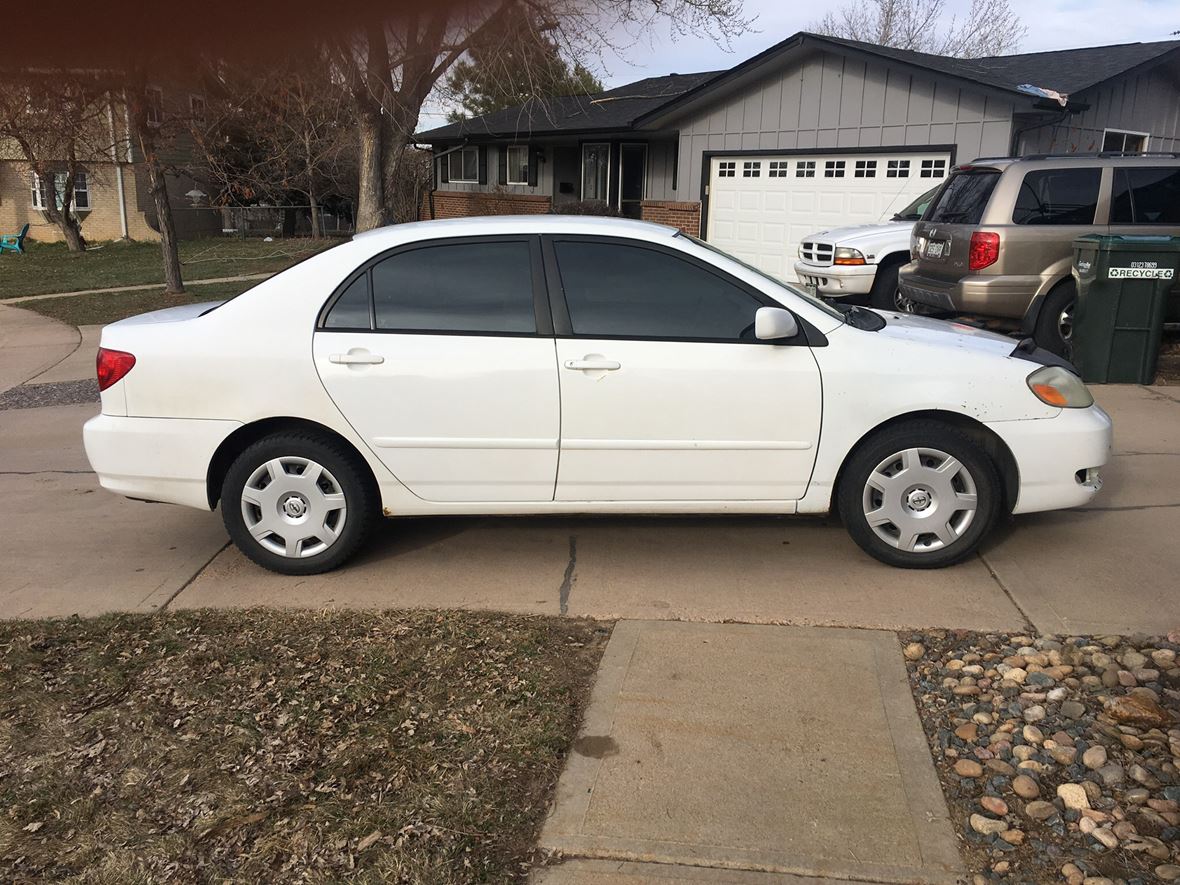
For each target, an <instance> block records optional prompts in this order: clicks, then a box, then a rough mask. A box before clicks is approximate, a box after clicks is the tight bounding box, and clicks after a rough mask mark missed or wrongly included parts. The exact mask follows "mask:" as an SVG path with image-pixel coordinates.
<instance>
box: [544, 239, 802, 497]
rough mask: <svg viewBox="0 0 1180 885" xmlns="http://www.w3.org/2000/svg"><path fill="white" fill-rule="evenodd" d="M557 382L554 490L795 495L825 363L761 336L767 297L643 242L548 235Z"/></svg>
mask: <svg viewBox="0 0 1180 885" xmlns="http://www.w3.org/2000/svg"><path fill="white" fill-rule="evenodd" d="M545 248H546V269H547V278H548V281H549V286H550V295H551V303H552V305H553V317H554V326H555V329H556V331H557V359H558V364H559V366H560V368H559V377H560V387H561V412H562V424H561V459H560V466H559V469H558V476H557V493H556V499H557V500H558V501H725V500H732V501H752V500H781V501H793V500H797V499H798V498H801V497H803V494H804V493H805V491H806V489H807V484H808V482H809V480H810V477H811V470H812V466H813V464H814V463H815V454H816V446H817V445H818V442H819V430H820V412H821V404H822V398H821V390H820V376H819V368H818V367H817V365H816V362H815V359H814V357H813V356H812V354H811V350H810V348H809V347H807V346H806V343H805V342H804V341H803V340H802V339H801V338H800V339H799V340H792V342H791V343H788V344H784V343H781V342H780V343H771V342H765V341H758V340H757V339H756V338H755V337H754V314H755V312H756V311H757V310H758V308H759V307H762V306H764V305H775V302H773V301H772V300H771V299H769V298H767V297H766V296H763V295H761V293H758V292H756V291H754V290H752V289H750V288H749V287H747V286H745V285H744V284H742V283H740V282H739V281H737V280H735V279H733V278H731V277H729V276H728V275H726V274H724V273H722V272H721V271H719V270H718V269H716V268H713V267H711V266H710V265H708V264H706V263H705V262H703V261H700V260H698V259H696V258H695V257H691V256H688V255H687V254H685V253H683V252H681V251H679V250H677V249H673V248H670V247H665V246H660V245H656V244H653V243H648V242H646V241H641V240H625V239H616V238H600V237H559V236H555V237H551V238H545Z"/></svg>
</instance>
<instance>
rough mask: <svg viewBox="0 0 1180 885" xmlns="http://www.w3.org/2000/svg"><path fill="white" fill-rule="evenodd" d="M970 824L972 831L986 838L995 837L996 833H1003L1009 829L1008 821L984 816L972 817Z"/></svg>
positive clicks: (975, 815)
mask: <svg viewBox="0 0 1180 885" xmlns="http://www.w3.org/2000/svg"><path fill="white" fill-rule="evenodd" d="M970 822H971V829H973V830H975V832H977V833H982V834H983V835H985V836H994V835H995V834H996V833H1002V832H1004V830H1006V829H1008V823H1007V821H1002V820H993V819H992V818H990V817H984V816H983V815H982V814H973V815H971V821H970Z"/></svg>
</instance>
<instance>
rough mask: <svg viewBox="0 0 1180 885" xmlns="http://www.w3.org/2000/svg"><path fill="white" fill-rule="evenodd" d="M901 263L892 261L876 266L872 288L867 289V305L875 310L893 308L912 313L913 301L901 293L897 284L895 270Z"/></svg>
mask: <svg viewBox="0 0 1180 885" xmlns="http://www.w3.org/2000/svg"><path fill="white" fill-rule="evenodd" d="M899 270H901V264H899V263H897V262H892V263H890V264H884V265H882V266H880V267H878V268H877V275H876V276H875V277H874V278H873V288H872V289H870V290H869V307H874V308H876V309H877V310H893V311H897V312H899V313H914V302H913V301H911V300H910V299H909V298H906V297H905V296H904V295H902V294H901V290H900V289H899V288H898V286H897V272H898V271H899Z"/></svg>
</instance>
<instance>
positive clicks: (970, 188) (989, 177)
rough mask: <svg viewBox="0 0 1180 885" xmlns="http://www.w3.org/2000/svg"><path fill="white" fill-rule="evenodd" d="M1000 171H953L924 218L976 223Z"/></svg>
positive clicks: (980, 216)
mask: <svg viewBox="0 0 1180 885" xmlns="http://www.w3.org/2000/svg"><path fill="white" fill-rule="evenodd" d="M999 180H1000V173H999V172H997V171H996V170H994V169H973V170H971V171H970V172H956V173H955V174H954V175H952V176H951V177H950V179H949V180H948V181H947V183H946V185H945V186H944V187H943V189H942V193H940V194H939V195H938V200H937V202H935V203H934V205H933V206H931V207H930V210H929V214H927V216H926V219H925V220H926V221H934V222H939V223H941V224H979V219H981V218H983V210H984V209H986V208H987V201H988V200H989V199H990V198H991V195H992V191H993V190H995V187H996V182H997V181H999Z"/></svg>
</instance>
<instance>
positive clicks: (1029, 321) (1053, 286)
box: [1020, 273, 1077, 335]
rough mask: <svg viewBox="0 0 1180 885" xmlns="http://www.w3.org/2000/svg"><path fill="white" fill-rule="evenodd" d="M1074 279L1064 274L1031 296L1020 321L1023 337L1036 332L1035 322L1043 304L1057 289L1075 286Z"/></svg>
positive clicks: (1039, 315)
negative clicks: (1031, 298)
mask: <svg viewBox="0 0 1180 885" xmlns="http://www.w3.org/2000/svg"><path fill="white" fill-rule="evenodd" d="M1076 285H1077V284H1076V283H1075V282H1074V278H1073V276H1072V275H1071V274H1068V273H1067V274H1066V275H1065V276H1062V277H1060V278H1058V279H1055V280H1053V281H1052V282H1050V283H1049V285H1047V286H1042V287H1041V291H1039V292H1038V293H1037V294H1036V295H1034V296H1033V300H1032V301H1030V302H1029V303H1028V308H1027V309H1026V310H1025V312H1024V317H1023V318H1021V320H1020V331H1021V332H1022V333H1023V334H1025V335H1031V334H1033V332H1035V331H1036V330H1037V320H1039V319H1040V318H1041V308H1043V307H1044V306H1045V302H1046V301H1048V300H1049V296H1051V295H1052V294H1053V293H1054V292H1056V291H1057V290H1058V289H1060V288H1062V287H1063V286H1076Z"/></svg>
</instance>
